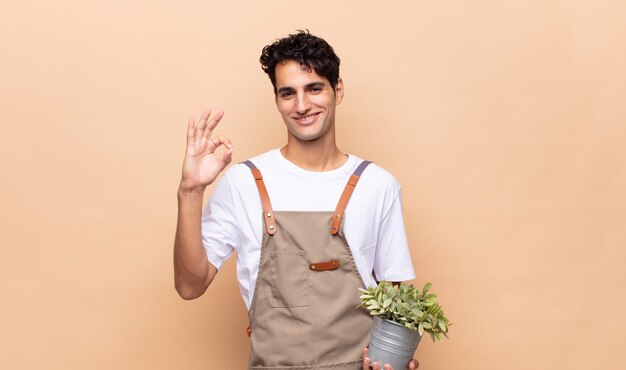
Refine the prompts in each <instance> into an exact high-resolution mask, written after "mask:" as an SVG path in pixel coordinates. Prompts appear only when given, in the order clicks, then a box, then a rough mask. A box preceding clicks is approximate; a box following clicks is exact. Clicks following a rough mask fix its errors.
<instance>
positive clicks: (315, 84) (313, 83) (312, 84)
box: [306, 81, 326, 89]
mask: <svg viewBox="0 0 626 370" xmlns="http://www.w3.org/2000/svg"><path fill="white" fill-rule="evenodd" d="M324 86H326V84H325V83H323V82H319V81H318V82H311V83H309V84H306V88H308V89H310V88H312V87H324Z"/></svg>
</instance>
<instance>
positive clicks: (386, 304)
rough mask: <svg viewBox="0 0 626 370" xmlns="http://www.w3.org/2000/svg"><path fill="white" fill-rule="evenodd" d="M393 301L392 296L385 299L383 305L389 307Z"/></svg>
mask: <svg viewBox="0 0 626 370" xmlns="http://www.w3.org/2000/svg"><path fill="white" fill-rule="evenodd" d="M392 301H393V299H391V298H387V299H385V301H384V302H383V307H385V308H387V307H389V305H390V304H391V302H392Z"/></svg>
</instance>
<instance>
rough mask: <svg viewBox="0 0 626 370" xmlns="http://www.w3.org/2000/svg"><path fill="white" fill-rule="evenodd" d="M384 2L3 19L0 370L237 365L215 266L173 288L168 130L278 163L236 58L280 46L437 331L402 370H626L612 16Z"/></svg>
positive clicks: (242, 319)
mask: <svg viewBox="0 0 626 370" xmlns="http://www.w3.org/2000/svg"><path fill="white" fill-rule="evenodd" d="M386 4H387V5H383V3H382V2H373V1H371V2H368V1H316V2H293V1H272V2H261V1H259V2H247V3H243V2H232V3H229V2H225V1H221V2H213V1H206V0H205V1H188V2H178V3H175V2H165V1H132V0H131V1H128V0H126V1H108V2H105V1H100V2H84V1H65V2H42V1H19V2H8V1H4V2H2V4H1V5H0V46H1V50H2V56H1V57H0V67H1V68H0V102H1V103H0V104H1V109H0V121H1V125H0V158H1V159H0V166H1V167H0V171H1V172H0V173H1V176H2V181H1V182H0V191H1V195H2V198H1V202H2V203H1V204H2V206H1V207H0V227H1V235H2V242H1V243H2V248H1V255H0V292H1V294H2V298H1V299H2V301H1V305H0V315H1V316H0V368H2V369H66V370H67V369H190V370H191V369H217V368H221V369H243V368H244V367H245V364H246V361H247V354H248V340H247V337H246V336H245V335H244V329H245V327H246V326H247V323H246V312H245V306H244V304H243V301H242V300H241V297H240V295H239V290H238V287H237V283H236V278H235V274H234V259H231V260H230V261H229V263H228V264H227V265H226V266H225V267H224V268H223V270H222V271H221V272H220V273H219V274H218V277H217V279H216V281H215V283H214V285H213V286H212V287H211V288H210V289H209V291H208V293H207V294H205V296H203V297H201V298H199V299H197V300H195V301H190V302H187V301H183V300H182V299H180V298H179V297H178V296H177V294H176V292H175V290H174V287H173V268H172V245H173V236H174V228H175V220H176V189H177V185H178V181H179V176H180V166H181V163H182V157H183V153H184V140H185V126H186V119H187V116H188V115H189V114H195V115H196V116H197V115H199V114H200V112H201V110H202V108H203V107H205V106H211V107H223V108H224V109H225V110H226V116H225V118H224V120H223V123H222V125H221V127H220V129H219V132H220V133H223V134H225V135H227V136H229V137H230V138H231V139H232V140H233V142H234V143H235V146H236V155H235V160H236V161H241V160H244V159H246V158H247V157H249V156H252V155H255V154H258V153H260V152H262V151H265V150H267V149H269V148H273V147H278V146H279V145H281V144H282V143H283V142H284V139H285V132H284V131H285V130H284V127H283V124H282V122H281V120H280V116H279V115H278V113H277V112H276V110H275V107H274V106H273V94H272V89H271V85H270V83H269V80H268V79H267V77H266V76H265V74H263V73H262V71H261V69H260V66H259V64H258V56H259V54H260V50H261V48H262V47H263V46H264V45H265V44H267V43H270V42H272V41H273V40H274V39H275V38H276V37H281V36H284V35H286V34H287V33H292V32H294V31H295V30H296V29H298V28H309V29H310V30H311V31H312V32H313V33H315V34H318V35H320V36H322V37H324V38H326V39H327V40H328V41H329V42H330V43H331V44H332V45H333V46H334V47H335V49H336V51H337V53H338V54H339V56H340V57H341V60H342V65H341V66H342V70H341V74H342V77H343V78H344V80H345V83H346V97H345V99H344V102H343V103H342V104H341V106H340V107H339V109H338V138H339V144H340V147H341V149H343V150H345V151H349V152H353V153H355V154H358V155H360V156H362V157H365V158H368V159H372V160H374V161H376V162H377V163H378V164H380V165H382V166H383V167H385V168H387V169H388V170H390V171H391V172H392V173H393V174H395V176H396V177H397V178H398V180H399V181H400V182H401V184H402V185H403V194H404V195H403V196H404V198H403V199H404V213H405V218H406V226H407V229H408V232H409V241H410V244H411V251H412V257H413V262H414V265H415V268H416V271H417V275H418V277H417V279H416V283H418V284H420V285H421V284H423V283H425V282H427V281H431V282H432V283H433V285H434V288H433V290H434V291H435V292H436V293H438V294H439V296H440V301H441V303H442V305H443V306H444V307H445V308H446V313H447V314H448V316H449V317H450V318H451V319H452V321H454V323H455V324H454V326H453V327H452V328H451V333H450V334H451V340H450V341H447V342H445V343H443V344H437V345H433V344H432V343H431V342H430V340H425V341H424V342H423V343H422V344H421V345H420V348H419V349H418V351H417V354H416V356H417V357H418V359H419V360H420V361H421V362H422V367H421V368H423V369H433V370H434V369H481V370H487V369H511V370H516V369H590V368H594V369H624V368H626V355H625V354H624V347H625V340H624V335H625V334H626V320H624V319H623V317H622V315H623V314H624V312H625V310H626V294H625V293H624V283H625V282H626V274H625V273H624V272H623V269H622V267H621V266H622V265H623V263H624V260H625V257H626V256H625V255H626V253H625V252H624V245H625V242H626V228H625V227H624V226H625V221H626V196H625V195H624V193H625V188H626V166H625V165H626V149H624V147H625V144H626V127H625V123H626V107H625V106H624V97H625V96H626V67H625V66H626V42H624V36H625V34H626V5H624V2H622V1H617V0H615V1H590V0H589V1H540V0H515V1H502V0H497V1H496V0H488V1H487V0H486V1H481V2H471V1H438V2H433V1H428V2H427V1H393V2H388V3H386Z"/></svg>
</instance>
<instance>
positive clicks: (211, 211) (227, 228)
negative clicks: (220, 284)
mask: <svg viewBox="0 0 626 370" xmlns="http://www.w3.org/2000/svg"><path fill="white" fill-rule="evenodd" d="M238 230H239V229H238V228H237V217H236V212H235V207H234V203H233V198H232V193H231V190H230V185H229V183H228V177H227V176H226V175H224V176H222V178H221V179H220V180H219V181H218V183H217V184H216V186H215V189H213V193H212V194H211V198H210V200H209V201H208V202H207V204H206V206H205V207H204V210H203V212H202V243H203V244H204V249H205V250H206V254H207V258H208V260H209V262H211V263H212V264H213V265H214V266H215V267H216V268H217V269H220V268H221V267H222V265H223V264H224V262H225V261H226V260H227V259H228V258H229V257H230V256H231V254H232V253H233V251H234V250H235V246H236V245H238V241H237V239H238V232H239V231H238Z"/></svg>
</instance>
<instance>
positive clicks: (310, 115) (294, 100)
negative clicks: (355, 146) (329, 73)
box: [276, 60, 343, 141]
mask: <svg viewBox="0 0 626 370" xmlns="http://www.w3.org/2000/svg"><path fill="white" fill-rule="evenodd" d="M342 98H343V82H342V81H341V79H339V81H338V83H337V86H336V87H335V91H333V88H332V87H331V85H330V82H329V81H328V79H326V78H325V77H322V76H320V75H318V74H317V73H316V72H315V70H314V69H313V68H311V71H307V70H305V69H303V68H302V67H301V66H300V63H298V62H296V61H294V60H288V61H286V62H284V63H279V64H277V65H276V106H277V107H278V111H279V112H280V114H281V116H282V117H283V121H284V122H285V125H287V130H288V132H289V136H290V137H291V138H294V139H297V140H300V141H312V140H317V139H319V138H322V137H325V136H326V135H328V134H329V133H332V132H333V129H334V126H335V106H336V105H337V104H339V103H340V102H341V100H342Z"/></svg>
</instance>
